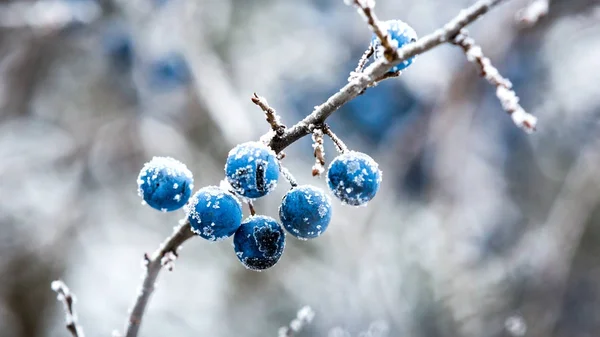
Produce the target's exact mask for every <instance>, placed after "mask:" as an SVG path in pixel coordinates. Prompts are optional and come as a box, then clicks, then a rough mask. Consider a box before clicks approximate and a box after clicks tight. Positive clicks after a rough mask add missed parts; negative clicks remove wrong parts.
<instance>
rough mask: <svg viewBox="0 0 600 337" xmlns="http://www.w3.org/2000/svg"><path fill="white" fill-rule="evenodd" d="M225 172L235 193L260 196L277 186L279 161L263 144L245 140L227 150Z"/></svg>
mask: <svg viewBox="0 0 600 337" xmlns="http://www.w3.org/2000/svg"><path fill="white" fill-rule="evenodd" d="M225 174H226V175H227V181H228V182H229V184H231V186H232V187H233V189H234V191H235V192H236V193H238V194H239V195H241V196H244V197H247V198H260V197H262V196H265V195H267V194H268V193H269V192H271V191H272V190H273V189H275V187H276V186H277V180H278V179H279V161H278V160H277V157H276V156H275V152H273V150H271V149H270V148H269V147H267V146H266V145H265V144H263V143H261V142H247V143H243V144H240V145H237V146H236V147H234V148H233V149H231V151H229V155H228V156H227V163H226V164H225Z"/></svg>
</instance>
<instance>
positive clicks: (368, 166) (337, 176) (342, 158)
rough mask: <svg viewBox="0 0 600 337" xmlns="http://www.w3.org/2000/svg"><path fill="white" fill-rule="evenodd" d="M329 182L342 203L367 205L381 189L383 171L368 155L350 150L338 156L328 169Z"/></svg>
mask: <svg viewBox="0 0 600 337" xmlns="http://www.w3.org/2000/svg"><path fill="white" fill-rule="evenodd" d="M327 183H328V185H329V188H330V189H331V191H332V192H333V194H334V195H335V196H336V197H337V198H338V199H340V200H341V201H342V203H344V204H347V205H351V206H361V205H366V204H367V202H369V201H370V200H371V199H373V198H374V197H375V194H376V193H377V191H378V190H379V185H380V183H381V171H380V170H379V166H378V165H377V163H376V162H375V161H374V160H373V158H371V157H369V156H368V155H366V154H364V153H361V152H356V151H349V152H346V153H344V154H341V155H339V156H338V157H336V158H335V159H334V160H333V161H332V162H331V164H330V165H329V169H328V170H327Z"/></svg>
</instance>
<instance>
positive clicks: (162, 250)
mask: <svg viewBox="0 0 600 337" xmlns="http://www.w3.org/2000/svg"><path fill="white" fill-rule="evenodd" d="M192 237H194V233H193V232H192V230H191V227H190V223H189V221H188V220H187V218H186V219H185V220H182V221H181V224H180V225H179V226H177V227H175V229H174V231H173V234H172V235H171V236H170V237H169V238H167V240H165V242H163V243H162V244H161V245H160V247H158V249H157V250H156V251H155V252H154V253H152V256H148V254H145V255H144V260H145V261H144V262H145V263H144V268H145V274H144V281H143V282H142V287H141V289H140V291H139V294H138V296H137V298H136V299H135V303H134V305H133V309H131V313H130V315H129V320H128V321H127V326H126V332H125V337H136V336H137V335H138V331H139V329H140V324H141V323H142V317H143V316H144V312H145V310H146V306H147V305H148V301H149V300H150V295H152V292H154V287H155V284H156V279H157V277H158V274H159V272H160V270H161V269H162V267H163V265H164V264H165V263H164V262H165V261H166V260H169V259H170V258H169V256H171V257H173V256H175V257H176V256H177V250H178V249H179V247H180V246H181V245H182V244H183V243H184V242H185V241H187V240H188V239H190V238H192ZM165 259H166V260H165ZM166 264H168V263H166ZM171 265H172V262H171ZM171 268H172V266H171Z"/></svg>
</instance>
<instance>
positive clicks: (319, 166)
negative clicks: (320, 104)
mask: <svg viewBox="0 0 600 337" xmlns="http://www.w3.org/2000/svg"><path fill="white" fill-rule="evenodd" d="M312 138H313V149H314V151H313V154H314V156H315V164H314V165H313V167H312V175H313V177H317V176H321V173H323V172H324V171H325V147H323V130H321V129H314V130H313V135H312Z"/></svg>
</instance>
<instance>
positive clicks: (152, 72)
mask: <svg viewBox="0 0 600 337" xmlns="http://www.w3.org/2000/svg"><path fill="white" fill-rule="evenodd" d="M148 72H149V73H148V76H149V82H150V86H151V87H152V88H154V89H159V90H171V89H175V88H178V87H181V86H184V85H187V84H189V83H190V81H191V79H192V75H191V70H190V68H189V65H188V62H187V61H186V59H185V58H184V57H183V55H181V54H179V53H175V52H172V53H168V54H165V55H163V56H162V57H160V58H157V59H155V60H154V61H152V62H151V63H150V66H149V70H148Z"/></svg>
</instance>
